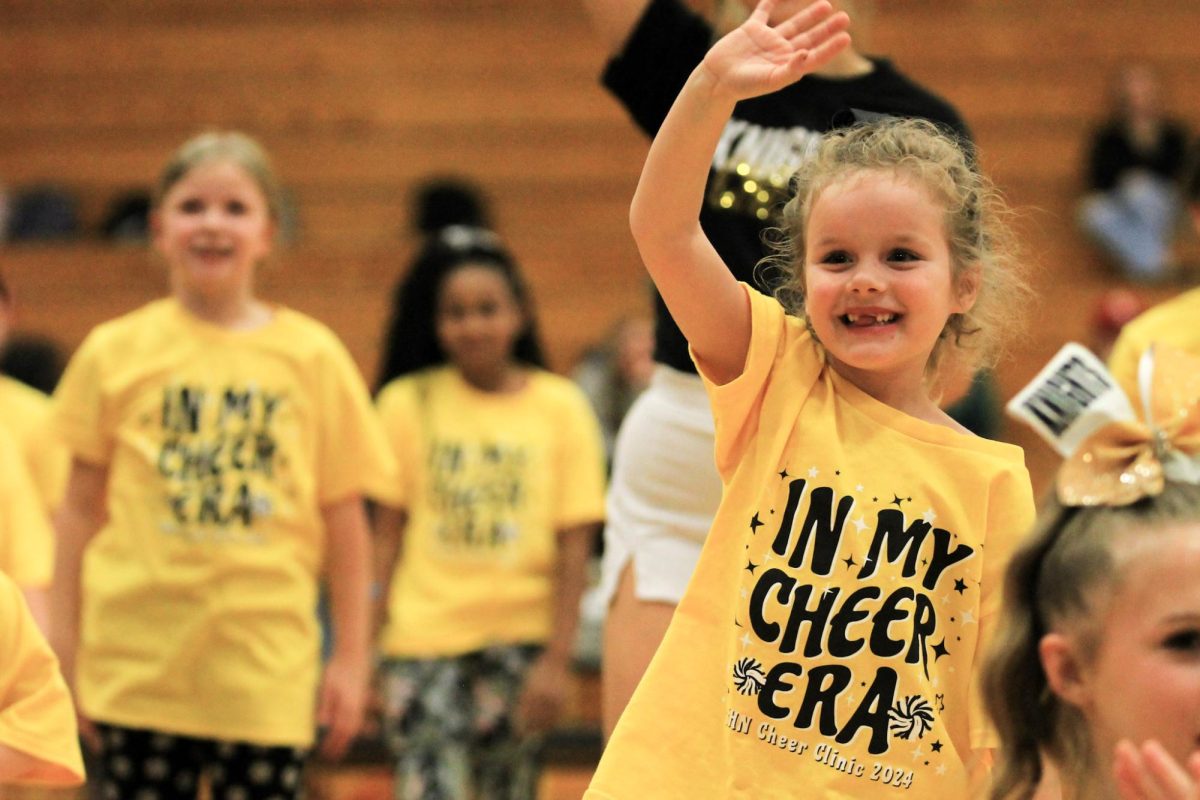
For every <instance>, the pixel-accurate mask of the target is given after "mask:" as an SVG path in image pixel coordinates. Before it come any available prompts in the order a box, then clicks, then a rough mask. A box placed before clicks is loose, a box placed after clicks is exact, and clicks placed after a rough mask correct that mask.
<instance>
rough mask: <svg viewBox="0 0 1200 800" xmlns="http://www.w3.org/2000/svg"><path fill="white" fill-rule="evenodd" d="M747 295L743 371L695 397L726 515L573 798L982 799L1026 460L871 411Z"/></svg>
mask: <svg viewBox="0 0 1200 800" xmlns="http://www.w3.org/2000/svg"><path fill="white" fill-rule="evenodd" d="M748 295H749V297H750V303H751V314H752V325H753V335H752V338H751V343H750V350H749V353H748V355H747V360H746V364H745V368H744V370H743V373H742V374H741V375H740V376H739V377H737V378H736V379H734V380H733V381H731V382H729V383H727V384H725V385H722V386H715V385H712V384H711V383H709V384H707V386H708V389H709V392H710V396H711V400H712V405H713V409H714V415H715V420H716V461H717V467H718V470H719V471H720V473H721V476H722V479H723V481H724V487H725V490H724V497H723V500H722V503H721V506H720V508H719V510H718V512H717V515H716V518H715V520H714V522H713V527H712V531H711V533H710V534H709V537H708V539H707V540H706V542H705V545H704V549H703V551H702V554H701V557H700V561H699V564H698V566H697V569H696V572H695V573H694V575H693V577H692V580H691V583H690V584H689V586H688V588H687V591H686V593H685V595H684V597H683V599H682V601H681V602H680V604H679V607H678V610H677V611H676V613H675V615H674V617H673V619H672V622H671V625H670V628H669V630H668V632H667V635H666V638H665V640H664V642H663V644H662V646H661V647H660V648H659V649H658V652H657V654H656V655H655V657H654V659H653V661H652V663H651V665H650V668H649V670H648V671H647V674H646V676H645V677H644V678H643V680H642V682H641V684H640V685H639V686H638V688H637V690H636V692H635V693H634V695H633V698H632V700H631V702H630V704H629V706H628V707H627V708H626V710H625V713H624V715H623V716H622V717H621V720H620V722H619V724H618V725H617V728H616V731H615V732H614V734H613V737H612V739H611V740H610V741H609V744H608V747H607V749H606V751H605V754H604V757H603V759H602V760H601V763H600V765H599V768H598V770H597V772H596V775H595V778H594V780H593V781H592V784H591V787H590V788H589V790H588V793H587V794H586V795H585V796H586V797H587V798H592V799H593V800H601V798H605V799H615V800H633V799H634V798H638V800H641V798H694V797H704V798H712V799H717V798H747V800H749V799H750V798H753V800H773V799H774V798H793V797H798V796H803V797H820V798H823V800H849V798H863V797H893V796H897V797H898V796H903V797H909V798H922V799H924V800H945V798H968V797H980V796H982V790H983V787H984V785H985V782H986V778H987V775H986V772H987V767H988V765H989V764H990V752H989V749H990V748H992V747H994V746H995V744H996V740H995V738H994V734H993V732H992V730H991V728H990V725H989V723H988V720H987V719H986V717H985V715H984V713H983V711H982V706H981V703H980V700H979V694H978V687H977V682H978V674H977V673H978V665H979V663H980V659H981V653H982V650H983V648H984V643H985V641H986V640H987V638H988V635H989V632H990V630H991V628H992V625H993V621H994V619H995V617H996V614H997V611H998V608H999V594H1000V588H1001V583H1002V580H1001V577H1002V574H1003V570H1004V567H1005V563H1006V561H1007V559H1008V556H1009V553H1010V552H1011V550H1012V548H1013V545H1014V543H1015V542H1016V541H1017V540H1018V539H1019V537H1021V536H1022V535H1023V534H1024V532H1025V531H1026V530H1027V529H1028V527H1029V525H1030V523H1031V522H1032V520H1033V515H1034V506H1033V498H1032V492H1031V489H1030V483H1029V476H1028V473H1027V472H1026V469H1025V466H1024V459H1023V455H1022V453H1021V451H1020V449H1018V448H1016V447H1013V446H1011V445H1006V444H1001V443H997V442H993V441H988V440H985V439H980V438H976V437H974V436H970V435H965V434H960V433H957V432H955V431H953V430H951V429H949V428H946V427H943V426H940V425H934V424H932V423H928V422H924V421H922V420H918V419H915V418H913V417H910V416H907V415H905V414H903V413H901V412H899V411H897V410H895V409H893V408H891V407H889V406H887V405H884V404H882V403H880V402H878V401H877V400H875V399H873V398H872V397H870V396H869V395H867V394H866V393H864V392H863V391H861V390H860V389H858V388H856V387H855V386H854V385H853V384H851V383H849V382H848V381H846V380H845V379H844V378H842V377H840V376H839V375H838V374H837V373H836V372H834V371H833V370H832V369H830V368H829V367H828V366H827V365H826V364H825V363H824V360H823V358H822V357H821V355H820V353H819V350H818V348H817V346H816V345H815V344H814V342H813V340H812V337H811V335H810V334H809V333H808V332H807V330H806V329H805V326H804V323H803V321H801V320H798V319H795V318H793V317H789V316H786V315H785V314H784V312H783V309H782V307H780V306H779V304H778V303H776V301H775V300H773V299H771V298H768V297H764V296H761V295H759V294H757V293H756V292H753V291H749V292H748Z"/></svg>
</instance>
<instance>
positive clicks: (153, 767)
mask: <svg viewBox="0 0 1200 800" xmlns="http://www.w3.org/2000/svg"><path fill="white" fill-rule="evenodd" d="M97 727H98V728H99V729H100V736H101V739H102V740H103V744H104V749H103V752H102V753H101V755H100V764H101V775H100V781H101V793H100V796H101V797H103V798H104V799H105V800H195V799H196V797H197V794H198V789H199V786H200V782H201V779H203V780H205V781H207V783H208V785H209V787H210V790H211V796H212V800H300V798H301V797H302V796H303V791H302V789H303V782H302V781H301V771H302V769H303V767H304V757H305V755H306V751H305V750H303V749H300V748H295V747H272V746H260V745H253V744H246V743H244V742H226V741H219V740H216V739H196V738H193V737H190V736H178V735H175V734H169V733H161V732H159V731H151V730H140V729H136V728H124V727H121V726H118V725H107V724H104V723H98V724H97Z"/></svg>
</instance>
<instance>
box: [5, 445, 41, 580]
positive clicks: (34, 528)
mask: <svg viewBox="0 0 1200 800" xmlns="http://www.w3.org/2000/svg"><path fill="white" fill-rule="evenodd" d="M0 572H3V573H4V574H6V575H8V577H10V578H12V579H13V581H15V582H16V584H17V585H18V586H20V587H21V588H23V589H44V588H46V587H48V586H49V585H50V579H51V576H52V575H53V573H54V531H53V529H52V528H51V527H50V519H49V518H48V517H47V516H46V510H45V508H44V507H43V506H42V503H41V500H40V498H39V495H38V492H37V489H36V488H35V487H34V484H33V480H32V479H31V478H30V477H29V472H28V470H27V469H26V467H25V461H24V459H22V458H21V454H20V451H19V448H18V447H17V443H16V441H15V440H14V439H13V437H12V436H11V435H10V434H9V432H8V429H7V427H6V426H0Z"/></svg>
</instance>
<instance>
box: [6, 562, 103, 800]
mask: <svg viewBox="0 0 1200 800" xmlns="http://www.w3.org/2000/svg"><path fill="white" fill-rule="evenodd" d="M0 744H3V745H5V746H7V747H10V748H12V749H14V750H19V751H20V752H22V753H25V754H26V755H29V756H33V757H34V759H36V761H37V767H36V768H35V769H34V770H33V772H31V773H30V774H27V775H24V776H22V777H21V782H28V783H38V784H54V785H60V786H74V785H76V784H78V783H80V782H82V781H83V759H82V758H81V756H80V753H79V739H78V733H77V731H76V729H75V708H74V706H72V705H71V695H70V693H69V692H68V691H67V685H66V683H65V682H64V681H63V678H62V675H61V674H60V672H59V669H58V660H57V659H56V658H55V657H54V654H53V653H52V652H51V651H50V647H49V645H47V644H46V641H45V640H44V639H43V638H42V636H41V634H40V633H39V632H38V630H37V626H36V625H35V624H34V622H33V618H32V617H31V616H30V615H29V609H28V608H26V606H25V601H24V599H23V598H22V597H21V593H20V592H19V591H18V590H17V588H16V586H15V585H14V584H13V583H12V581H10V580H9V579H8V578H6V577H5V576H4V575H3V574H0Z"/></svg>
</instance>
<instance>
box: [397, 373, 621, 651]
mask: <svg viewBox="0 0 1200 800" xmlns="http://www.w3.org/2000/svg"><path fill="white" fill-rule="evenodd" d="M379 410H380V416H382V418H383V423H384V427H385V429H386V430H387V434H388V440H389V441H390V442H391V443H392V448H393V450H394V451H395V453H396V455H397V456H398V457H399V460H400V474H401V479H400V491H399V492H398V498H397V502H398V503H399V506H400V507H402V508H405V509H407V510H408V513H409V519H408V525H407V527H406V529H405V532H404V537H403V540H402V541H403V544H402V550H401V553H400V557H399V561H398V563H397V566H396V571H395V574H394V576H393V578H392V582H391V588H390V596H389V602H388V609H389V612H390V621H389V624H388V627H387V629H386V630H385V631H384V634H383V637H382V641H381V648H382V650H383V652H384V653H385V654H387V655H390V656H403V657H434V656H453V655H459V654H462V653H466V652H471V651H474V650H477V649H480V648H482V647H484V646H487V645H490V644H512V643H518V642H542V641H545V640H546V639H547V638H548V637H549V635H550V632H551V619H552V616H551V615H552V601H553V595H552V592H553V585H554V584H553V581H554V576H553V575H552V569H553V567H554V555H555V548H556V532H557V531H559V530H562V529H564V528H567V527H571V526H574V525H579V524H585V523H590V522H599V521H600V520H602V519H603V517H604V448H603V445H602V443H601V436H600V429H599V424H598V423H597V421H596V417H595V413H594V412H593V411H592V409H591V406H590V405H588V401H587V398H585V397H584V396H583V393H582V392H580V391H579V389H578V388H577V387H576V386H575V385H574V384H573V383H571V382H570V381H568V380H566V379H565V378H561V377H559V376H557V375H553V374H551V373H548V372H545V371H541V370H533V371H531V372H530V373H529V381H528V383H527V384H526V386H525V387H524V388H522V389H521V390H520V391H518V392H514V393H512V394H492V393H487V392H481V391H478V390H476V389H474V388H472V387H471V386H470V385H469V384H467V383H466V381H464V380H463V378H462V377H461V376H460V374H459V373H458V371H457V370H455V369H453V368H451V367H441V368H434V369H430V370H426V371H424V372H420V373H416V374H414V375H412V376H408V377H405V378H401V379H399V380H396V381H393V382H392V383H390V384H388V386H387V387H385V388H384V390H383V392H382V393H381V394H380V397H379Z"/></svg>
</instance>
